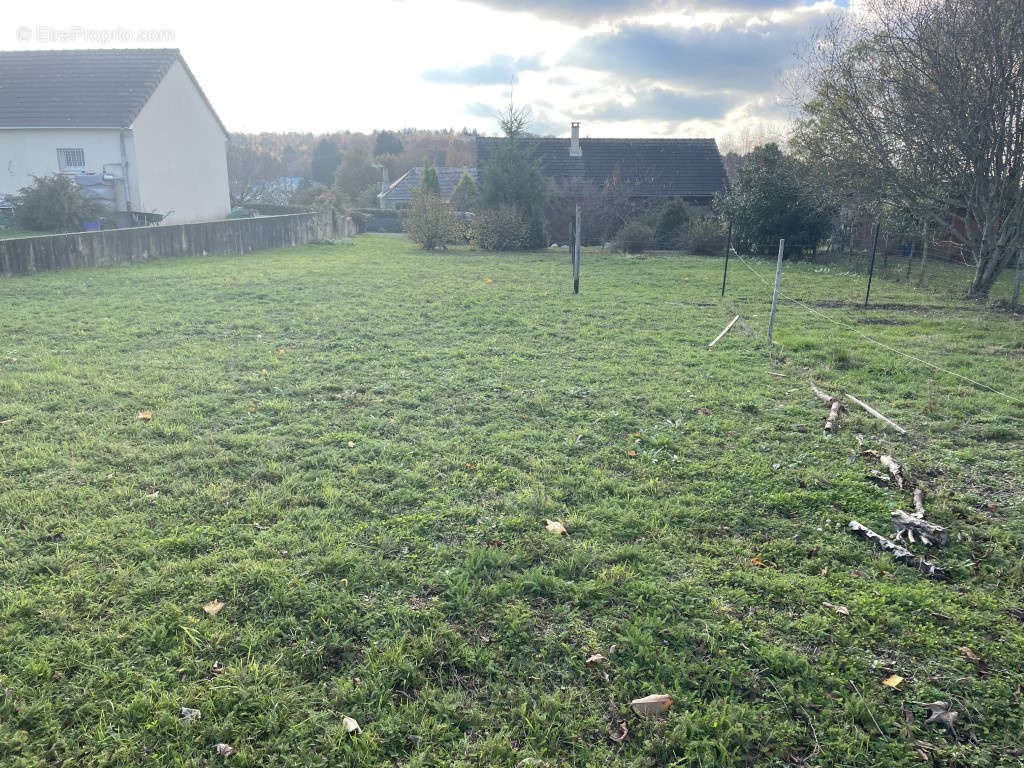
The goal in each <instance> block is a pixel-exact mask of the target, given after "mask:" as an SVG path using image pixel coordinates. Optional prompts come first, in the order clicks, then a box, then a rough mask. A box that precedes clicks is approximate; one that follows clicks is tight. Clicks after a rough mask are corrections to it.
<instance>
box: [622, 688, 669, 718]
mask: <svg viewBox="0 0 1024 768" xmlns="http://www.w3.org/2000/svg"><path fill="white" fill-rule="evenodd" d="M629 706H631V707H632V708H633V711H634V712H636V713H637V714H638V715H644V716H647V717H650V716H651V715H661V714H664V713H665V712H667V711H668V708H669V707H671V706H672V697H671V696H669V695H667V694H664V693H652V694H651V695H650V696H644V697H643V698H642V699H633V700H632V701H631V702H629Z"/></svg>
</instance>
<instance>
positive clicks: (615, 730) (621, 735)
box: [608, 720, 629, 744]
mask: <svg viewBox="0 0 1024 768" xmlns="http://www.w3.org/2000/svg"><path fill="white" fill-rule="evenodd" d="M628 736H629V726H628V725H626V721H625V720H619V721H618V722H615V723H612V724H611V725H610V726H608V738H609V739H611V740H612V741H614V742H615V743H616V744H621V743H622V742H624V741H625V740H626V738H627V737H628Z"/></svg>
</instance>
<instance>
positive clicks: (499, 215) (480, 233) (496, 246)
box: [470, 205, 531, 251]
mask: <svg viewBox="0 0 1024 768" xmlns="http://www.w3.org/2000/svg"><path fill="white" fill-rule="evenodd" d="M470 241H471V242H472V243H473V245H475V246H476V247H477V248H481V249H483V250H485V251H522V250H525V249H526V248H529V247H530V244H531V243H530V225H529V223H528V222H527V221H526V218H525V217H524V216H523V215H522V214H521V213H520V212H519V210H518V209H517V208H516V207H515V206H512V205H499V206H497V207H496V208H491V209H489V210H486V211H481V212H480V213H478V214H477V215H476V216H475V217H473V223H472V224H471V225H470Z"/></svg>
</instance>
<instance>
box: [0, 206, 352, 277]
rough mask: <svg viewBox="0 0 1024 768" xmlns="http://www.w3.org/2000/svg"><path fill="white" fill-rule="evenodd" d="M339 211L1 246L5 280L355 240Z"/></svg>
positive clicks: (28, 239)
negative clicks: (337, 239) (49, 272)
mask: <svg viewBox="0 0 1024 768" xmlns="http://www.w3.org/2000/svg"><path fill="white" fill-rule="evenodd" d="M355 232H356V228H355V224H354V223H353V222H352V220H351V219H350V218H348V217H345V216H342V215H341V214H339V213H338V212H337V211H329V212H313V213H293V214H287V215H283V216H258V217H255V218H252V219H224V220H222V221H204V222H198V223H195V224H166V225H161V226H152V227H132V228H128V229H106V230H102V231H100V232H73V233H70V234H66V235H42V236H40V237H18V238H13V239H10V240H0V274H3V275H19V274H25V273H30V272H42V271H45V270H54V269H69V268H71V267H107V266H113V265H116V264H131V263H133V262H136V261H149V260H151V259H163V258H168V257H174V256H179V257H180V256H204V255H207V254H243V253H249V252H250V251H258V250H262V249H265V248H281V247H284V246H291V245H303V244H305V243H313V242H318V241H321V240H329V239H331V238H333V237H347V236H350V235H353V234H355Z"/></svg>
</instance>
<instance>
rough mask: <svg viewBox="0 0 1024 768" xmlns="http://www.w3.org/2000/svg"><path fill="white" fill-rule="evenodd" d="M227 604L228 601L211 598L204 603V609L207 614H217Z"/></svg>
mask: <svg viewBox="0 0 1024 768" xmlns="http://www.w3.org/2000/svg"><path fill="white" fill-rule="evenodd" d="M225 605H226V603H223V602H221V601H220V600H211V601H210V602H208V603H203V610H204V611H206V615H207V616H216V615H217V614H218V613H220V612H221V609H222V608H224V606H225Z"/></svg>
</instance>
